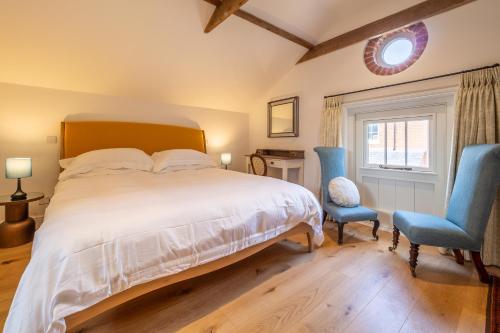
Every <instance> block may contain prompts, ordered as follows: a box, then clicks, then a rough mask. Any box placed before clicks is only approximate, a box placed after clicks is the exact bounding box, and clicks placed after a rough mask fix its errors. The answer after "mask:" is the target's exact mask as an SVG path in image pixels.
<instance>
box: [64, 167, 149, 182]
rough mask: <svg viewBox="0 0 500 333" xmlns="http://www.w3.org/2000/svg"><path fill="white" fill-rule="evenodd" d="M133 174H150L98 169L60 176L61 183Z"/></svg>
mask: <svg viewBox="0 0 500 333" xmlns="http://www.w3.org/2000/svg"><path fill="white" fill-rule="evenodd" d="M133 172H149V171H138V170H134V169H106V168H96V169H93V170H91V171H88V172H83V173H78V172H75V173H64V172H62V173H61V174H60V175H59V181H64V180H68V179H71V178H87V177H95V176H109V175H126V174H130V173H133Z"/></svg>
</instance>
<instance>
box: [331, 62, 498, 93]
mask: <svg viewBox="0 0 500 333" xmlns="http://www.w3.org/2000/svg"><path fill="white" fill-rule="evenodd" d="M498 66H500V65H499V64H493V65H491V66H484V67H479V68H473V69H467V70H464V71H460V72H453V73H448V74H442V75H436V76H431V77H426V78H423V79H418V80H412V81H406V82H400V83H394V84H388V85H385V86H378V87H373V88H367V89H361V90H354V91H349V92H345V93H340V94H335V95H328V96H325V97H324V98H329V97H338V96H345V95H351V94H357V93H361V92H365V91H370V90H376V89H382V88H390V87H396V86H401V85H403V84H409V83H416V82H422V81H427V80H433V79H440V78H442V77H447V76H453V75H459V74H465V73H469V72H474V71H479V70H481V69H488V68H495V67H498Z"/></svg>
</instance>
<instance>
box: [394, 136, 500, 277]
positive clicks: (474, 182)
mask: <svg viewBox="0 0 500 333" xmlns="http://www.w3.org/2000/svg"><path fill="white" fill-rule="evenodd" d="M499 184H500V144H497V145H473V146H467V147H465V148H464V150H463V152H462V157H461V159H460V164H459V166H458V171H457V175H456V180H455V185H454V187H453V192H452V193H451V197H450V202H449V205H448V212H447V214H446V219H443V218H440V217H437V216H433V215H427V214H420V213H413V212H405V211H396V212H394V215H393V222H394V232H393V241H392V243H393V245H392V247H390V248H389V250H390V251H395V250H396V248H397V246H398V242H399V234H400V232H402V233H403V234H404V235H405V236H406V237H407V238H408V239H409V240H410V270H411V273H412V275H413V276H416V275H415V268H416V267H417V257H418V249H419V246H420V245H431V246H441V247H446V248H451V249H453V252H454V253H455V257H456V261H457V263H459V264H462V265H463V262H464V259H463V256H462V253H461V252H460V249H462V250H468V251H470V253H471V257H472V260H473V261H474V265H475V267H476V270H477V272H478V274H479V277H480V279H481V282H485V283H487V282H488V281H489V275H488V272H487V271H486V269H485V268H484V265H483V262H482V260H481V255H480V253H479V251H480V250H481V244H482V243H483V237H484V232H485V229H486V225H487V223H488V218H489V216H490V213H491V207H492V205H493V202H494V201H495V196H496V193H497V189H498V186H499Z"/></svg>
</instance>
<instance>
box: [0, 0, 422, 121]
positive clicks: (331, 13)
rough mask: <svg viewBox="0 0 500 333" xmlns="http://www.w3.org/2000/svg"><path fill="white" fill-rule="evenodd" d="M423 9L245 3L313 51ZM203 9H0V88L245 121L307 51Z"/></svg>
mask: <svg viewBox="0 0 500 333" xmlns="http://www.w3.org/2000/svg"><path fill="white" fill-rule="evenodd" d="M418 2H420V1H419V0H378V1H364V0H363V1H361V0H360V1H353V0H307V1H304V0H272V1H269V0H250V1H249V2H248V3H247V4H246V5H245V6H244V7H243V9H244V10H246V11H249V12H251V13H253V14H255V15H258V16H259V17H261V18H263V19H266V20H268V21H269V22H271V23H273V24H275V25H278V26H280V27H282V28H285V29H287V30H289V31H290V32H293V33H295V34H297V35H299V36H301V37H303V38H305V39H307V40H309V41H311V42H313V43H317V42H320V41H323V40H325V39H328V38H330V37H333V36H334V35H337V34H339V33H342V32H345V31H348V30H350V29H352V28H355V27H358V26H361V25H363V24H366V23H368V22H370V21H372V20H374V19H377V18H381V17H383V16H386V15H389V14H391V13H394V12H396V11H398V10H401V9H404V8H406V7H409V6H411V5H414V4H415V3H418ZM213 9H214V7H213V6H212V5H210V4H207V3H205V2H204V1H202V0H147V1H123V0H71V1H68V0H50V1H49V0H37V1H33V0H2V1H1V2H0V82H7V83H16V84H24V85H31V86H40V87H46V88H53V89H63V90H73V91H81V92H92V93H99V94H108V95H117V96H127V97H140V98H146V99H150V100H154V101H160V102H166V103H173V104H182V105H190V106H200V107H207V108H214V109H222V110H232V111H240V112H249V110H250V109H251V105H252V103H254V101H255V100H256V99H257V98H259V97H261V96H263V95H264V94H265V92H266V91H268V90H269V89H270V88H271V87H272V86H273V84H274V83H276V82H278V81H279V79H280V78H282V77H283V76H284V75H285V74H286V73H287V72H289V71H290V70H291V69H292V68H293V67H294V66H295V63H296V61H297V60H298V59H299V58H300V56H301V55H302V54H303V53H304V52H305V51H306V50H305V49H304V48H303V47H301V46H298V45H295V44H293V43H291V42H289V41H287V40H284V39H282V38H280V37H278V36H276V35H274V34H272V33H270V32H268V31H266V30H263V29H261V28H259V27H257V26H255V25H252V24H250V23H248V22H246V21H243V20H241V19H240V18H238V17H230V18H229V19H227V20H226V21H225V22H223V24H221V25H220V26H219V27H217V28H216V29H215V30H214V31H213V32H211V33H210V34H205V33H203V28H204V26H205V25H206V23H207V21H208V18H209V17H210V15H211V13H212V11H213Z"/></svg>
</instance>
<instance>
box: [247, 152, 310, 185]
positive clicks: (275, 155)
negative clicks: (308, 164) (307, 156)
mask: <svg viewBox="0 0 500 333" xmlns="http://www.w3.org/2000/svg"><path fill="white" fill-rule="evenodd" d="M256 154H259V155H261V156H262V157H263V158H264V159H265V160H266V165H267V167H268V168H276V169H281V179H283V180H286V181H289V179H288V170H290V169H297V170H298V182H297V183H298V184H299V185H304V151H303V150H282V149H257V151H256ZM245 156H246V171H247V173H252V167H251V165H250V155H245Z"/></svg>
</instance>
